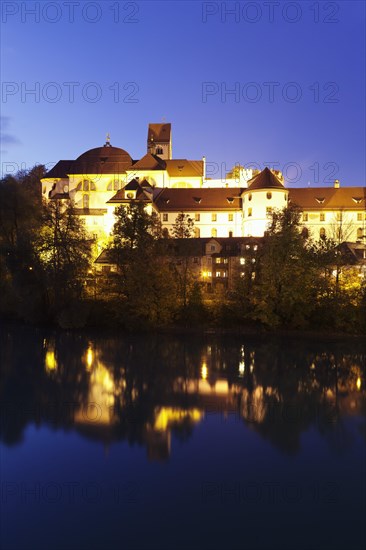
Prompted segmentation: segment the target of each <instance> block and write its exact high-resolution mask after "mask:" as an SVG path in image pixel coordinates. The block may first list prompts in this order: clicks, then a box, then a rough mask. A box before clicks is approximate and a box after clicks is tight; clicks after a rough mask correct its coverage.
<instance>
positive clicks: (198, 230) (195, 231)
mask: <svg viewBox="0 0 366 550" xmlns="http://www.w3.org/2000/svg"><path fill="white" fill-rule="evenodd" d="M200 234H201V232H200V228H199V227H195V228H194V236H195V237H196V239H199V238H200Z"/></svg>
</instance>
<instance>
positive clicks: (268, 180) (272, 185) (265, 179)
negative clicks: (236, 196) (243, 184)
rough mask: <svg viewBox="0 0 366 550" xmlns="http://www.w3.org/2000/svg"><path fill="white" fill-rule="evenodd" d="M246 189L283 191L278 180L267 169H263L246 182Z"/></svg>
mask: <svg viewBox="0 0 366 550" xmlns="http://www.w3.org/2000/svg"><path fill="white" fill-rule="evenodd" d="M248 189H249V190H250V191H252V190H255V189H284V187H283V185H282V183H281V182H280V180H279V179H278V178H277V177H276V176H275V175H274V174H273V172H271V170H270V169H269V168H267V167H266V168H265V169H264V170H262V172H260V173H259V174H257V175H256V176H254V178H252V179H251V180H249V181H248Z"/></svg>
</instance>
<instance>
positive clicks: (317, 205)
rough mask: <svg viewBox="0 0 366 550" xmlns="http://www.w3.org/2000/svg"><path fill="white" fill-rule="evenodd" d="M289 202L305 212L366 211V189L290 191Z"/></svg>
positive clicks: (318, 188)
mask: <svg viewBox="0 0 366 550" xmlns="http://www.w3.org/2000/svg"><path fill="white" fill-rule="evenodd" d="M288 191H289V200H290V201H291V202H292V203H293V204H297V205H298V206H299V207H300V208H303V209H304V210H327V209H329V210H342V209H348V210H365V208H366V202H365V199H366V187H339V188H335V187H307V188H306V187H303V188H293V189H289V190H288Z"/></svg>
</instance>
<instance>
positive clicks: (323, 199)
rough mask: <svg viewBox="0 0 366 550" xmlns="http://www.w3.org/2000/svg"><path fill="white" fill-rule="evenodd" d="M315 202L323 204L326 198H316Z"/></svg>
mask: <svg viewBox="0 0 366 550" xmlns="http://www.w3.org/2000/svg"><path fill="white" fill-rule="evenodd" d="M315 200H316V201H317V202H318V203H319V204H323V202H324V201H325V198H324V197H315Z"/></svg>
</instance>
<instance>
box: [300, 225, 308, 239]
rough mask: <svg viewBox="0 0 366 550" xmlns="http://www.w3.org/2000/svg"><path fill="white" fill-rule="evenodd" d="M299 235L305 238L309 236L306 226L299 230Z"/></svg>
mask: <svg viewBox="0 0 366 550" xmlns="http://www.w3.org/2000/svg"><path fill="white" fill-rule="evenodd" d="M301 235H302V236H303V237H304V239H307V238H308V237H309V229H308V228H307V227H303V228H302V230H301Z"/></svg>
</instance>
